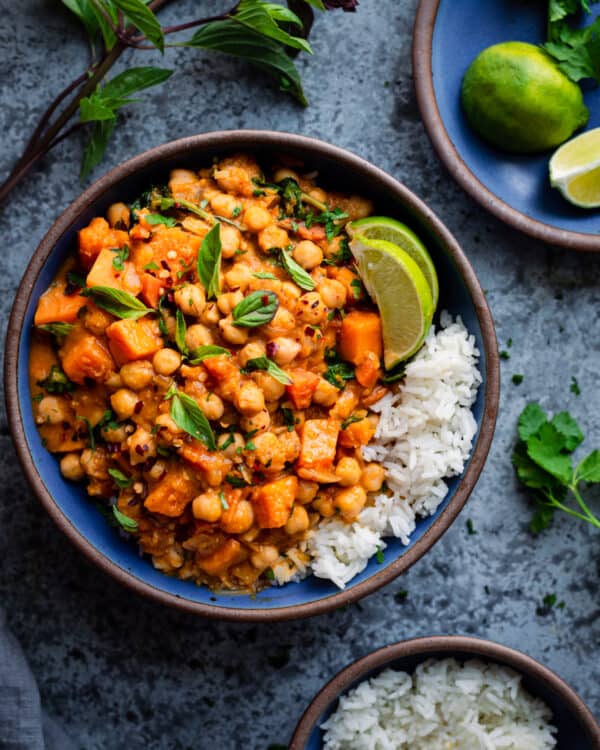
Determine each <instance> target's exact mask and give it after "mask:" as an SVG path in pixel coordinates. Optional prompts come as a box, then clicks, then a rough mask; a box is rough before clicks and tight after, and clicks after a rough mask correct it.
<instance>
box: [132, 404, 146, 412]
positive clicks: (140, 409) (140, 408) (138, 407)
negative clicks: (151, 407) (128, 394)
mask: <svg viewBox="0 0 600 750" xmlns="http://www.w3.org/2000/svg"><path fill="white" fill-rule="evenodd" d="M143 408H144V402H143V401H137V402H136V405H135V406H134V407H133V413H134V414H139V413H140V412H141V411H142V409H143Z"/></svg>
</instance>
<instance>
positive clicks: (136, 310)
mask: <svg viewBox="0 0 600 750" xmlns="http://www.w3.org/2000/svg"><path fill="white" fill-rule="evenodd" d="M81 295H82V297H91V298H92V299H93V301H94V302H95V304H96V305H98V307H101V308H102V309H103V310H106V311H107V312H109V313H111V315H116V317H117V318H125V319H133V320H137V319H138V318H142V317H143V316H144V315H149V314H150V313H153V312H154V310H152V309H151V308H149V307H146V305H144V303H143V302H141V301H140V300H139V299H138V298H137V297H134V296H133V294H129V292H124V291H123V290H122V289H113V287H111V286H90V287H87V288H86V289H82V290H81Z"/></svg>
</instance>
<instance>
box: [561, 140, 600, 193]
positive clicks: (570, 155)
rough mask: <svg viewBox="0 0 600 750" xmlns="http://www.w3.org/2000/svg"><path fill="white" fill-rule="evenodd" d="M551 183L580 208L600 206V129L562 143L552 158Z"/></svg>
mask: <svg viewBox="0 0 600 750" xmlns="http://www.w3.org/2000/svg"><path fill="white" fill-rule="evenodd" d="M549 168H550V184H551V185H552V187H555V188H558V190H560V192H561V193H562V194H563V196H564V197H565V198H566V199H567V200H568V201H569V202H570V203H573V204H574V205H576V206H579V207H580V208H598V207H600V128H594V129H593V130H588V131H587V132H586V133H582V134H581V135H578V136H577V137H576V138H572V139H571V140H570V141H567V142H566V143H565V144H563V145H562V146H561V147H560V148H559V149H558V150H557V151H556V152H555V153H554V155H553V156H552V158H551V159H550V164H549Z"/></svg>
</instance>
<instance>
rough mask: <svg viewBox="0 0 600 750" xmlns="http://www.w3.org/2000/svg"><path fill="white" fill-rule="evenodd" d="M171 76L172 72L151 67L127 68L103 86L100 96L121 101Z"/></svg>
mask: <svg viewBox="0 0 600 750" xmlns="http://www.w3.org/2000/svg"><path fill="white" fill-rule="evenodd" d="M172 75H173V71H172V70H168V69H167V68H154V67H152V66H143V67H140V68H129V69H128V70H124V71H123V72H122V73H119V75H117V76H115V77H114V78H113V79H112V80H110V81H109V82H108V83H107V84H106V85H105V86H104V88H103V89H102V96H103V98H105V99H121V98H124V97H127V96H130V95H131V94H133V93H135V92H136V91H142V90H143V89H149V88H151V87H152V86H157V85H158V84H159V83H163V82H164V81H166V80H167V78H170V77H171V76H172Z"/></svg>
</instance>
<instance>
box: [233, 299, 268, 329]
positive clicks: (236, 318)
mask: <svg viewBox="0 0 600 750" xmlns="http://www.w3.org/2000/svg"><path fill="white" fill-rule="evenodd" d="M278 307H279V300H278V299H277V295H276V294H275V293H274V292H270V291H267V290H258V291H257V292H252V293H251V294H249V295H248V296H247V297H244V299H243V300H242V301H241V302H238V304H237V305H236V306H235V307H234V308H233V310H232V313H231V314H232V317H233V323H234V325H236V326H240V327H241V328H256V327H257V326H262V325H265V324H266V323H269V322H270V321H271V320H273V318H274V317H275V313H276V312H277V308H278Z"/></svg>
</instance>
